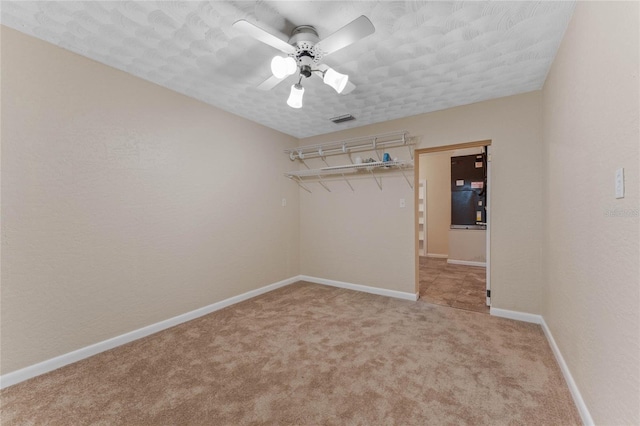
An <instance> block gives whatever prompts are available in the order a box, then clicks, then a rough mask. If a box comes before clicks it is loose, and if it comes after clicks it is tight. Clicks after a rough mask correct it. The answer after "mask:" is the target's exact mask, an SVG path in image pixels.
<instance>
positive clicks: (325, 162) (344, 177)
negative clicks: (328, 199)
mask: <svg viewBox="0 0 640 426" xmlns="http://www.w3.org/2000/svg"><path fill="white" fill-rule="evenodd" d="M347 153H348V154H349V159H350V160H351V152H350V151H348V152H347ZM322 161H323V162H324V164H326V165H327V167H331V166H330V165H329V163H327V159H326V157H322ZM351 164H353V160H351ZM340 175H341V176H342V179H344V181H345V182H346V183H347V185H349V188H351V190H352V191H354V192H355V190H354V189H353V186H351V184H350V183H349V180H348V179H347V177H346V176H345V175H344V173H340ZM327 190H328V189H327ZM329 192H331V191H329Z"/></svg>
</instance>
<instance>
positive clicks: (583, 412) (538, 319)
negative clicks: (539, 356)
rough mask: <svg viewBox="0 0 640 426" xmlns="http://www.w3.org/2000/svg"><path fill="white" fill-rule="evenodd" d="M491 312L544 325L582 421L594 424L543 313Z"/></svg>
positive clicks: (492, 310)
mask: <svg viewBox="0 0 640 426" xmlns="http://www.w3.org/2000/svg"><path fill="white" fill-rule="evenodd" d="M490 314H491V315H493V316H496V317H502V318H510V319H514V320H518V321H525V322H531V323H534V324H540V326H541V327H542V331H544V335H545V337H546V338H547V342H549V346H550V347H551V351H552V352H553V355H554V356H555V358H556V361H557V363H558V366H559V367H560V371H562V375H563V376H564V380H565V381H566V382H567V386H568V387H569V391H570V392H571V396H572V397H573V402H574V403H575V404H576V408H577V409H578V412H579V413H580V417H581V418H582V423H584V425H585V426H593V425H594V423H593V419H592V418H591V414H590V413H589V410H588V409H587V405H586V404H585V402H584V399H582V395H581V394H580V391H579V390H578V386H577V385H576V382H575V381H574V380H573V376H572V375H571V371H569V367H568V366H567V363H566V362H565V361H564V357H563V356H562V353H561V352H560V348H558V345H557V344H556V341H555V339H554V338H553V335H552V334H551V330H549V327H548V326H547V323H546V322H545V321H544V318H543V317H542V315H535V314H528V313H525V312H517V311H509V310H507V309H497V308H493V307H492V308H491V310H490Z"/></svg>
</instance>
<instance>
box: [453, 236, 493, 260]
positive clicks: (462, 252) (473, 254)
mask: <svg viewBox="0 0 640 426" xmlns="http://www.w3.org/2000/svg"><path fill="white" fill-rule="evenodd" d="M486 253H487V231H484V230H480V229H450V230H449V259H450V260H466V261H471V262H486V261H487V255H486Z"/></svg>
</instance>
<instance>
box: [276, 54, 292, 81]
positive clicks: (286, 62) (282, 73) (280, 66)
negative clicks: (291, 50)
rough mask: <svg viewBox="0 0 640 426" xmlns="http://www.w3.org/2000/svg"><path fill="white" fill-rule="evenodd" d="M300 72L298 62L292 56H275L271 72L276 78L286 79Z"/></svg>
mask: <svg viewBox="0 0 640 426" xmlns="http://www.w3.org/2000/svg"><path fill="white" fill-rule="evenodd" d="M297 70H298V64H297V63H296V60H295V59H293V58H292V57H291V56H287V57H286V58H283V57H282V56H274V57H273V59H272V60H271V72H272V73H273V76H274V77H276V78H285V77H289V76H290V75H293V74H295V72H296V71H297Z"/></svg>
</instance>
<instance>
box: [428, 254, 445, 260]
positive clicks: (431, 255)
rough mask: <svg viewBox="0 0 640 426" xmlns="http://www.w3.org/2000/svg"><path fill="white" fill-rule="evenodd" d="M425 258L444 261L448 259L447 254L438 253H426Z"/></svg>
mask: <svg viewBox="0 0 640 426" xmlns="http://www.w3.org/2000/svg"><path fill="white" fill-rule="evenodd" d="M427 257H434V258H436V259H446V258H448V257H449V255H448V254H438V253H427Z"/></svg>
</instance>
